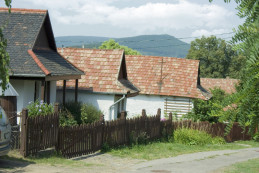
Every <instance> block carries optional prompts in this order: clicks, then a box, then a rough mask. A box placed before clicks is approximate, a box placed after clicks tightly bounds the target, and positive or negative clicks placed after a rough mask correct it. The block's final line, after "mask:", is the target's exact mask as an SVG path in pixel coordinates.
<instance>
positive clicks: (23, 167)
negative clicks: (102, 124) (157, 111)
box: [0, 148, 259, 173]
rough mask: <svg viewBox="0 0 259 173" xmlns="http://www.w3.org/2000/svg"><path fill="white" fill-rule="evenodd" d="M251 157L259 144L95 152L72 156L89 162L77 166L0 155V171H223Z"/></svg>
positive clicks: (10, 172) (134, 172)
mask: <svg viewBox="0 0 259 173" xmlns="http://www.w3.org/2000/svg"><path fill="white" fill-rule="evenodd" d="M253 158H259V148H246V149H240V150H221V151H209V152H199V153H193V154H184V155H180V156H177V157H172V158H165V159H158V160H152V161H145V160H136V159H129V158H120V157H115V156H111V155H109V154H95V155H91V156H83V157H78V158H74V160H77V161H79V162H84V163H87V164H88V166H80V167H71V166H69V165H67V166H64V165H62V166H54V165H49V164H48V165H46V164H35V163H30V162H20V161H10V160H3V159H0V173H23V172H26V173H34V172H37V173H70V172H77V173H81V172H86V173H88V172H89V173H102V172H104V173H117V172H118V173H123V172H125V173H151V172H152V173H154V172H159V173H174V172H177V173H179V172H184V173H185V172H186V173H188V172H192V173H193V172H195V173H205V172H206V173H207V172H213V173H215V172H217V173H218V172H222V168H223V167H226V166H229V165H232V164H234V163H236V162H242V161H246V160H249V159H253Z"/></svg>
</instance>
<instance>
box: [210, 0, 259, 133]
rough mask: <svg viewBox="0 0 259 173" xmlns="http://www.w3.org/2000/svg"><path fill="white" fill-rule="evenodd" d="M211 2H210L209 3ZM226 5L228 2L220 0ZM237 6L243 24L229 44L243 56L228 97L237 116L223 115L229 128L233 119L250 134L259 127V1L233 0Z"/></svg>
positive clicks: (228, 0)
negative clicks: (237, 79)
mask: <svg viewBox="0 0 259 173" xmlns="http://www.w3.org/2000/svg"><path fill="white" fill-rule="evenodd" d="M211 1H212V0H210V2H211ZM224 1H225V2H227V3H228V2H230V0H224ZM235 2H236V3H237V4H238V7H237V10H238V14H237V15H238V16H239V17H240V18H244V19H245V22H244V23H243V24H242V25H240V26H239V27H238V29H237V30H235V32H236V34H235V36H234V37H233V39H232V42H233V43H235V44H236V46H235V49H236V50H240V51H243V52H244V54H245V56H246V63H245V68H244V70H243V72H242V76H241V82H240V85H239V87H238V90H237V91H238V92H237V93H236V94H234V95H233V96H232V103H235V104H237V109H238V112H239V113H238V114H234V115H231V116H226V117H227V118H226V119H225V120H227V121H228V122H230V123H229V124H230V125H232V123H233V121H234V120H235V119H237V120H238V122H239V124H240V125H241V127H242V128H243V129H244V130H245V128H246V127H249V132H250V133H251V134H252V135H253V134H254V133H255V132H256V130H258V124H259V1H258V0H249V1H247V0H235Z"/></svg>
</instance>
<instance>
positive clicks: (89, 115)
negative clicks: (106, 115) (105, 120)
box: [81, 104, 102, 124]
mask: <svg viewBox="0 0 259 173" xmlns="http://www.w3.org/2000/svg"><path fill="white" fill-rule="evenodd" d="M101 115H102V112H101V111H100V110H98V109H97V108H96V107H94V106H93V105H89V104H82V107H81V122H82V123H83V124H87V123H92V122H94V121H97V120H99V119H100V116H101Z"/></svg>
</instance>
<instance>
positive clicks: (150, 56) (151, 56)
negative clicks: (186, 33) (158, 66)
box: [125, 55, 200, 61]
mask: <svg viewBox="0 0 259 173" xmlns="http://www.w3.org/2000/svg"><path fill="white" fill-rule="evenodd" d="M125 57H149V58H174V59H177V60H184V61H186V60H187V61H200V60H197V59H187V58H177V57H170V56H153V55H125Z"/></svg>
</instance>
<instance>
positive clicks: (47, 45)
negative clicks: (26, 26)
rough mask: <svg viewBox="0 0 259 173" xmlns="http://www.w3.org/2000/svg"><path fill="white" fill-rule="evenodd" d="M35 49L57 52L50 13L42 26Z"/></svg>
mask: <svg viewBox="0 0 259 173" xmlns="http://www.w3.org/2000/svg"><path fill="white" fill-rule="evenodd" d="M33 49H51V50H54V51H55V52H57V47H56V43H55V39H54V34H53V31H52V27H51V23H50V19H49V14H48V13H46V17H45V20H44V22H43V24H42V26H41V29H40V31H39V34H38V36H37V39H36V41H35V44H34V47H33Z"/></svg>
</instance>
